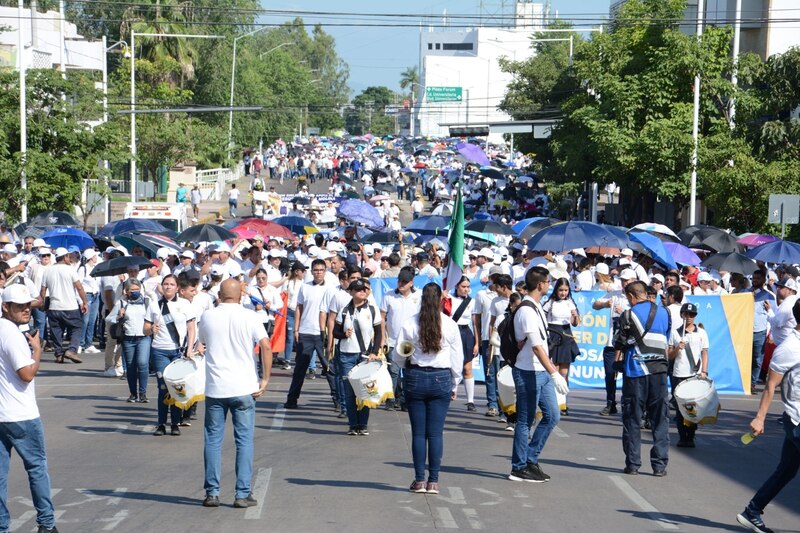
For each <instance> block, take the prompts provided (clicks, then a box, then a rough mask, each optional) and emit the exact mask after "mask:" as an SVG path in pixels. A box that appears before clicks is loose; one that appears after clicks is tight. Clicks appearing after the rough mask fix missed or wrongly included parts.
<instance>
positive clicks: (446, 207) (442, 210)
mask: <svg viewBox="0 0 800 533" xmlns="http://www.w3.org/2000/svg"><path fill="white" fill-rule="evenodd" d="M431 214H432V215H439V216H447V217H449V216H450V215H452V214H453V204H452V203H444V204H439V205H437V206H436V207H435V208H434V209H433V211H432V212H431ZM465 214H466V213H465Z"/></svg>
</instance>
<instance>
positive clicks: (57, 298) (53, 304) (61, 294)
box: [40, 248, 87, 363]
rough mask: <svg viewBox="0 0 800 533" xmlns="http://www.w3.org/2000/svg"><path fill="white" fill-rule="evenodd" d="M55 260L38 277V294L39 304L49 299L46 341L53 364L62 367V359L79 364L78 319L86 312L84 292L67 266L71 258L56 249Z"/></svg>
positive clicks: (70, 267)
mask: <svg viewBox="0 0 800 533" xmlns="http://www.w3.org/2000/svg"><path fill="white" fill-rule="evenodd" d="M55 256H56V264H55V265H53V266H52V267H50V268H48V269H47V270H46V271H45V273H44V276H43V277H42V289H41V293H40V298H41V300H42V301H44V299H45V296H46V295H49V297H50V307H49V308H48V310H47V321H48V323H49V324H50V334H51V335H50V336H51V339H50V341H51V342H52V343H53V351H54V352H55V358H56V363H63V362H64V358H65V357H66V358H67V359H69V360H70V361H72V362H74V363H82V362H83V361H82V360H81V358H80V357H78V345H79V344H80V335H81V328H82V326H83V321H82V318H81V315H82V314H84V313H86V309H87V307H86V292H85V291H84V290H83V285H81V279H80V276H79V275H78V272H77V271H76V270H75V268H74V267H73V266H72V264H71V262H72V256H71V254H70V253H69V252H68V251H67V250H66V249H65V248H57V249H56V252H55ZM76 293H77V296H76ZM78 297H80V300H79V299H78ZM65 331H66V334H67V337H68V339H69V344H68V346H67V348H66V349H65V348H64V347H63V344H62V338H63V334H64V332H65Z"/></svg>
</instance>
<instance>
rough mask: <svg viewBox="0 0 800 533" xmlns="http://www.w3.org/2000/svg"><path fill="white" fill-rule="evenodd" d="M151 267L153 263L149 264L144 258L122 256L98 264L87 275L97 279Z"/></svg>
mask: <svg viewBox="0 0 800 533" xmlns="http://www.w3.org/2000/svg"><path fill="white" fill-rule="evenodd" d="M151 266H153V263H151V262H150V260H149V259H148V258H146V257H142V256H138V255H124V256H122V257H116V258H114V259H111V260H110V261H105V262H103V263H100V264H99V265H97V266H96V267H94V268H93V269H92V272H91V273H90V274H89V275H90V276H92V277H95V278H99V277H101V276H119V275H120V274H125V273H127V272H128V270H131V269H134V268H138V269H139V270H144V269H146V268H149V267H151Z"/></svg>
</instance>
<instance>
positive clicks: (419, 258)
mask: <svg viewBox="0 0 800 533" xmlns="http://www.w3.org/2000/svg"><path fill="white" fill-rule="evenodd" d="M430 258H431V256H429V255H428V252H420V253H418V254H417V261H428V260H430Z"/></svg>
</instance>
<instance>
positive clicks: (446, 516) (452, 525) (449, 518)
mask: <svg viewBox="0 0 800 533" xmlns="http://www.w3.org/2000/svg"><path fill="white" fill-rule="evenodd" d="M436 515H437V516H436V517H434V520H435V521H436V522H438V523H439V527H443V528H445V529H458V524H457V523H456V520H455V518H453V513H451V512H450V509H448V508H447V507H437V508H436Z"/></svg>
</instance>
